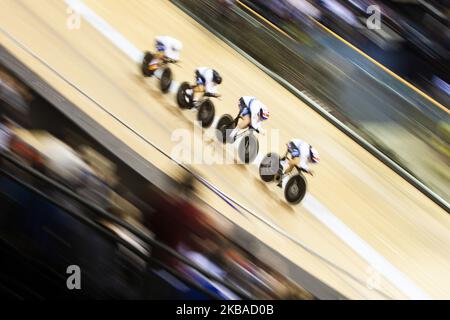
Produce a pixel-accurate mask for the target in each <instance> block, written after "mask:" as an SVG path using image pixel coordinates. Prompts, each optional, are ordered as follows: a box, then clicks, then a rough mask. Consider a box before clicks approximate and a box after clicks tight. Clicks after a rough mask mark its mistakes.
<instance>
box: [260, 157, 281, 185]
mask: <svg viewBox="0 0 450 320" xmlns="http://www.w3.org/2000/svg"><path fill="white" fill-rule="evenodd" d="M280 167H281V166H280V156H279V155H278V154H277V153H275V152H271V153H268V154H267V155H266V156H265V157H264V159H263V160H262V161H261V163H260V165H259V176H260V177H261V179H262V180H263V181H264V182H272V181H273V180H274V179H275V175H276V174H278V173H279V171H280Z"/></svg>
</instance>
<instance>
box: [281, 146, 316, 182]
mask: <svg viewBox="0 0 450 320" xmlns="http://www.w3.org/2000/svg"><path fill="white" fill-rule="evenodd" d="M286 146H287V150H286V154H285V156H284V159H285V160H284V161H283V163H282V165H283V167H284V168H286V169H285V170H283V172H282V176H284V175H286V174H289V173H290V172H291V171H292V169H294V167H295V166H298V167H300V169H301V170H302V171H304V172H306V173H308V174H311V175H312V174H313V171H312V170H311V169H310V168H309V167H308V164H309V163H312V164H317V163H319V161H320V156H319V153H318V152H317V150H316V149H315V148H313V147H312V146H311V145H310V144H309V143H307V142H305V141H303V140H300V139H292V140H291V141H289V142H288V143H287V145H286ZM278 186H280V187H281V179H280V183H279V184H278Z"/></svg>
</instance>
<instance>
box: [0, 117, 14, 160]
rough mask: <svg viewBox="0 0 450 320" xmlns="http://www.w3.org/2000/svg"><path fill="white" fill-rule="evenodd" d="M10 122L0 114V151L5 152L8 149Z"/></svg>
mask: <svg viewBox="0 0 450 320" xmlns="http://www.w3.org/2000/svg"><path fill="white" fill-rule="evenodd" d="M11 127H12V123H11V122H10V121H9V120H8V119H7V118H6V117H4V116H3V115H0V152H5V151H7V150H8V149H9V142H10V140H11V137H12V135H13V133H12V130H11Z"/></svg>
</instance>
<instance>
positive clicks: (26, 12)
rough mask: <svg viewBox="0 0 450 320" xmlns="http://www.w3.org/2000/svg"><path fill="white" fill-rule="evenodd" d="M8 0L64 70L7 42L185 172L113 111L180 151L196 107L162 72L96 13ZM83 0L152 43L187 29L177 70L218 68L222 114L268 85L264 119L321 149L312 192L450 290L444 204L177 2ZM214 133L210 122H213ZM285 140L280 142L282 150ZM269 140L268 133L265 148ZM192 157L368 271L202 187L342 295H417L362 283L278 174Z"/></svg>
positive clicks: (292, 227) (29, 44)
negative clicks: (135, 54) (289, 198)
mask: <svg viewBox="0 0 450 320" xmlns="http://www.w3.org/2000/svg"><path fill="white" fill-rule="evenodd" d="M0 2H1V6H2V10H1V11H0V28H2V29H3V30H4V31H7V32H8V33H9V35H10V36H12V37H13V38H15V39H16V40H18V41H19V42H20V43H22V45H23V46H25V47H26V48H27V49H28V50H31V51H32V52H33V53H34V54H35V55H37V56H39V57H40V59H42V60H44V61H45V62H46V63H48V65H50V66H51V67H52V68H53V69H54V70H56V71H57V72H58V73H59V74H60V75H59V76H58V75H56V74H55V72H54V71H52V70H50V69H49V68H48V67H47V66H44V65H43V64H42V62H41V61H38V60H37V59H36V58H35V57H33V56H31V55H30V54H29V53H27V52H26V51H25V50H24V49H23V48H21V47H19V46H18V44H17V43H16V42H14V41H12V40H11V39H10V38H9V37H7V36H6V35H5V34H4V33H0V41H1V43H2V45H4V46H5V47H6V48H8V49H9V50H10V51H11V52H13V53H14V54H15V55H16V56H17V57H18V58H19V59H20V60H21V61H23V62H24V63H25V64H27V65H28V66H29V67H30V68H31V69H32V70H33V71H35V72H37V73H38V74H39V75H41V76H42V77H43V78H44V79H46V80H47V81H48V82H49V83H50V84H51V85H52V86H54V87H55V88H57V89H58V90H59V91H60V92H62V93H63V94H64V95H65V96H66V97H67V98H68V99H70V100H71V101H73V102H75V103H76V104H77V105H78V106H79V108H80V109H82V110H83V111H84V112H85V113H87V114H88V115H90V116H91V117H92V118H94V119H95V120H96V121H97V122H98V123H99V125H102V126H104V127H105V128H107V129H108V130H110V131H111V132H112V133H113V134H114V135H116V136H117V137H118V138H120V139H122V140H123V141H125V142H126V143H127V144H128V145H130V146H131V147H132V148H133V149H135V150H136V151H137V152H138V153H139V154H141V155H142V156H143V157H144V158H146V159H148V161H150V162H152V163H153V164H155V165H156V166H158V167H160V168H161V169H163V170H164V171H166V172H167V173H168V174H170V175H176V170H175V168H176V166H175V164H174V163H173V162H171V161H168V160H167V158H166V157H165V156H163V155H162V154H161V153H159V152H158V151H156V150H155V149H154V148H152V147H151V146H150V145H149V144H148V143H146V142H145V141H143V140H142V138H141V137H139V136H138V135H136V134H135V133H134V132H131V131H130V130H129V129H127V128H126V127H124V126H123V125H122V124H121V123H120V122H118V121H117V120H116V119H114V118H113V117H112V116H111V115H114V116H115V117H117V118H118V119H120V120H121V121H122V122H123V123H126V124H127V125H128V126H129V127H132V128H133V130H135V132H137V133H139V134H140V135H141V136H142V137H145V138H146V139H148V140H150V141H151V142H153V143H154V144H155V145H157V146H158V147H159V148H161V149H162V150H164V151H165V152H166V153H168V154H170V153H171V152H172V150H173V147H174V146H175V145H176V141H172V140H173V139H172V134H173V132H174V131H175V130H177V129H178V130H179V129H186V130H189V131H193V130H194V126H193V120H194V119H195V113H193V112H192V111H181V110H179V109H177V108H176V103H175V99H174V96H173V95H171V94H169V95H165V96H163V95H161V94H160V92H159V91H158V89H157V86H156V82H155V81H154V80H153V79H149V80H143V79H142V78H141V77H140V74H139V69H138V67H137V66H136V64H135V63H134V62H133V61H131V60H130V58H129V57H127V56H126V55H124V54H123V53H122V52H121V51H120V50H118V49H117V48H116V47H115V46H114V45H112V44H111V42H109V41H108V40H107V39H106V38H105V37H103V36H102V35H101V34H100V33H99V32H98V31H97V30H95V29H94V28H93V27H92V26H91V25H90V24H89V23H88V22H86V21H84V20H83V21H82V24H81V28H80V29H79V30H69V29H68V28H67V26H66V22H67V17H68V12H67V9H68V7H67V5H66V4H65V3H64V1H62V0H46V1H43V0H41V1H35V0H24V1H18V0H0ZM85 3H86V4H87V5H88V6H89V7H90V8H91V9H93V10H94V11H95V12H96V13H97V14H98V15H99V16H101V17H102V18H103V19H105V20H106V21H107V22H108V23H109V24H111V25H112V26H113V27H114V28H115V29H117V30H118V31H119V32H120V33H121V34H123V35H124V36H125V37H126V38H127V39H128V40H129V41H131V42H132V43H133V44H134V45H135V46H137V47H138V48H139V49H141V50H147V49H151V48H152V45H153V39H154V37H155V36H156V35H160V34H170V35H173V36H174V37H176V38H178V39H180V40H182V42H183V44H184V50H183V52H182V60H183V61H182V64H181V67H180V68H178V67H176V66H174V67H172V70H173V71H174V74H175V78H176V79H177V80H178V81H184V80H188V81H192V78H193V70H194V69H195V68H196V67H198V66H212V67H214V68H217V69H218V70H220V71H221V73H222V74H223V77H224V83H223V85H222V88H221V90H220V91H221V93H222V94H223V100H222V101H215V105H216V115H221V114H223V113H231V114H233V115H234V114H235V113H236V110H237V99H238V98H239V96H241V95H256V96H258V98H259V99H260V100H262V101H263V102H264V103H265V104H266V105H268V106H269V107H270V110H271V119H270V120H269V122H268V123H267V125H266V129H267V130H268V135H269V137H270V136H271V135H272V134H274V133H272V131H271V129H280V131H279V135H280V140H281V142H282V143H284V142H286V141H288V139H290V138H292V137H300V138H303V139H305V140H306V141H308V142H310V143H311V144H312V145H314V146H315V147H316V148H317V149H318V150H319V152H320V153H321V158H322V161H321V164H320V165H319V166H318V167H317V168H315V174H316V175H315V177H313V178H311V177H308V181H309V192H310V194H311V195H312V196H313V197H314V198H315V199H317V200H318V201H319V202H320V203H321V204H322V205H323V206H324V207H326V208H328V210H329V211H331V212H332V214H333V215H334V216H336V217H337V218H338V219H339V220H340V221H342V222H343V223H344V224H345V225H346V226H347V227H349V228H350V229H351V230H352V231H353V232H355V233H356V234H357V235H358V236H359V237H360V238H362V239H363V240H364V241H365V242H367V243H368V244H369V245H370V246H371V247H372V248H373V249H375V250H376V251H377V252H378V253H380V254H381V255H382V256H383V257H384V258H385V259H386V260H387V261H389V262H390V263H391V264H392V265H393V266H394V267H395V268H396V269H398V270H399V271H400V272H401V273H402V274H404V275H405V276H406V277H407V278H408V279H409V280H410V281H411V282H413V283H414V284H415V285H417V286H418V287H419V288H420V289H421V290H422V291H424V292H425V293H427V294H428V295H429V296H430V297H432V298H449V297H450V272H449V270H450V250H449V248H450V219H449V217H448V215H447V213H446V212H444V211H443V210H442V209H441V208H439V207H438V206H437V205H435V204H434V203H433V202H432V201H430V200H429V199H428V198H426V197H425V196H424V195H423V194H421V193H420V192H419V191H417V190H416V189H415V188H413V187H412V186H411V185H409V184H408V183H406V182H405V181H404V180H403V179H402V178H400V177H399V176H398V175H397V174H395V173H394V172H393V171H391V170H390V169H389V168H387V167H386V166H385V165H383V164H382V163H380V162H379V161H378V160H376V159H375V158H374V157H373V156H371V155H370V154H369V153H368V152H366V151H365V150H364V149H362V148H361V147H359V146H358V145H357V144H356V143H355V142H353V141H352V140H350V139H349V138H348V137H347V136H345V135H344V134H343V133H341V132H340V131H339V130H337V129H336V128H335V127H333V126H332V125H330V124H329V123H328V122H327V121H326V120H324V119H323V118H322V117H320V116H319V115H318V114H316V113H315V112H314V111H312V110H311V109H310V108H308V107H307V106H306V105H305V104H304V103H302V102H301V101H299V100H298V99H297V98H296V97H294V96H293V95H292V94H290V93H289V92H288V91H286V90H285V89H284V88H282V87H281V86H280V85H278V84H277V83H276V82H275V81H273V80H272V79H270V78H269V77H268V76H267V75H265V74H264V73H263V72H261V71H260V70H259V69H258V68H257V67H255V66H254V65H252V64H251V63H250V62H248V61H247V60H246V59H245V58H243V57H242V56H240V55H239V54H238V53H236V52H235V51H234V50H233V49H231V48H230V47H228V46H227V45H226V44H224V43H223V42H221V41H220V40H218V39H217V38H215V37H214V36H213V35H212V34H211V33H209V32H208V31H206V30H205V29H204V28H202V27H201V26H199V25H198V24H197V23H196V22H195V21H193V20H192V19H191V18H190V17H188V16H186V15H185V14H184V13H182V12H181V11H180V10H178V9H177V8H176V7H175V6H173V5H172V4H171V3H170V2H168V1H164V0H147V1H144V0H142V1H138V0H127V1H125V0H123V1H119V0H100V1H99V0H88V1H85ZM61 77H63V78H65V79H67V80H69V81H70V82H72V84H73V85H75V86H76V87H78V88H79V89H80V90H82V91H83V92H85V93H86V94H87V95H89V96H90V97H92V98H93V99H95V101H97V102H98V103H99V104H101V105H102V106H104V108H105V109H101V108H99V107H98V105H96V104H94V103H93V102H92V101H91V100H89V99H87V98H86V97H85V96H83V95H81V94H80V93H79V92H78V91H77V90H75V89H74V88H73V86H70V85H69V84H68V83H67V82H65V81H62V79H61ZM197 130H198V129H197ZM200 132H201V130H200ZM206 134H211V130H209V131H207V132H206ZM194 137H195V141H197V142H199V143H200V144H201V145H205V146H206V148H207V149H206V150H209V151H211V150H212V149H213V148H217V144H216V143H214V142H211V141H209V138H208V137H204V136H203V137H202V136H201V135H200V134H199V133H198V132H195V134H194ZM282 146H283V144H280V150H274V151H278V152H281V147H282ZM266 147H267V146H265V145H264V144H263V145H262V149H263V151H264V150H265V149H264V148H266ZM192 167H194V168H195V170H196V171H197V172H198V173H199V174H200V175H201V176H203V177H204V178H206V179H207V180H208V181H209V182H211V183H213V184H214V185H215V186H216V187H218V188H219V189H220V190H221V191H223V192H224V193H226V194H227V195H229V196H230V197H232V198H233V199H235V200H236V201H238V202H240V203H241V204H243V205H245V206H246V207H248V208H249V209H251V210H252V211H254V212H255V213H257V214H259V215H261V216H262V217H263V218H264V219H267V220H268V221H271V222H272V223H273V224H275V225H276V226H278V227H279V228H281V229H282V230H283V231H284V232H285V233H287V234H289V235H290V236H291V237H293V238H295V239H297V240H298V241H300V242H301V243H302V244H304V245H306V246H308V247H309V248H311V249H313V250H314V251H315V252H316V253H318V254H320V255H321V256H323V257H325V258H326V259H329V260H330V261H333V263H335V264H336V265H338V266H340V267H341V268H343V269H345V270H346V271H347V272H348V273H350V274H352V275H353V276H354V277H356V278H358V279H360V280H361V282H362V283H358V282H356V281H354V280H353V279H350V278H349V277H348V276H347V275H346V274H343V273H341V272H339V271H336V270H335V269H334V268H333V267H330V266H329V265H328V264H326V263H324V262H323V261H322V260H321V259H319V258H317V257H315V256H313V255H311V254H310V253H308V252H306V251H305V250H303V249H302V248H301V247H300V246H299V245H298V244H297V243H295V242H293V241H291V240H289V239H288V238H286V237H285V236H284V235H281V234H279V233H278V232H277V231H275V230H273V229H272V228H271V227H269V226H268V225H267V224H265V223H262V222H261V220H259V219H257V218H255V217H253V216H251V215H245V216H242V215H240V214H238V213H236V212H235V211H234V210H232V209H231V208H230V207H229V206H228V205H226V204H225V203H224V202H223V201H222V200H221V199H219V198H218V197H217V196H216V195H214V194H213V193H212V192H210V191H209V190H208V189H206V188H204V187H200V189H199V193H200V196H201V197H202V198H203V199H205V200H206V201H207V202H208V203H209V204H211V205H212V206H214V207H215V208H217V209H218V210H219V211H220V212H222V213H223V214H224V215H226V216H227V217H228V218H230V219H232V220H233V221H235V222H236V223H238V224H239V225H241V226H242V227H243V228H245V229H246V230H248V231H250V232H252V233H253V234H254V235H255V236H256V237H258V238H260V239H261V240H263V241H264V242H266V243H267V244H268V245H269V246H271V247H273V248H275V249H277V250H278V251H279V252H280V253H282V254H283V255H285V256H286V257H288V258H289V259H290V260H292V261H293V262H295V263H296V264H298V265H300V266H302V267H303V268H304V269H306V270H307V271H309V272H311V273H312V274H314V275H315V276H317V277H318V278H320V279H321V280H323V281H324V282H326V283H327V284H329V285H330V286H332V287H334V288H336V289H337V290H338V291H340V292H342V293H343V294H344V295H346V296H348V297H350V298H356V299H358V298H359V299H363V298H384V297H386V296H388V297H391V298H406V297H407V295H406V293H405V292H402V291H401V290H400V289H399V288H398V287H397V286H396V285H395V284H394V283H393V282H392V281H390V280H389V279H387V278H386V277H385V276H383V275H382V274H381V275H380V278H379V280H380V281H379V284H378V286H379V290H380V291H381V292H382V293H383V294H384V295H386V296H384V295H382V294H380V292H377V291H375V290H371V289H370V286H366V285H364V283H365V282H367V281H369V282H370V277H372V276H373V274H372V270H373V269H372V267H371V266H370V265H369V264H368V263H367V262H366V261H365V260H364V259H363V258H362V257H361V256H360V255H359V254H358V253H356V252H355V251H354V250H353V249H352V248H350V247H349V246H348V245H347V244H346V243H344V242H343V241H342V240H341V239H340V238H339V237H337V236H336V235H335V234H334V233H333V232H331V231H330V229H329V228H328V227H327V226H325V225H324V224H323V223H322V222H321V221H319V220H318V219H317V218H316V217H314V216H313V215H312V214H311V213H310V211H309V210H307V209H308V208H305V205H299V206H295V207H292V206H289V205H287V204H286V203H285V201H284V200H283V195H282V193H281V191H280V190H277V188H276V187H275V186H274V185H265V184H263V183H261V182H260V179H259V177H258V174H257V170H256V167H255V166H242V165H230V164H229V165H218V164H216V165H214V164H213V165H206V164H194V165H192Z"/></svg>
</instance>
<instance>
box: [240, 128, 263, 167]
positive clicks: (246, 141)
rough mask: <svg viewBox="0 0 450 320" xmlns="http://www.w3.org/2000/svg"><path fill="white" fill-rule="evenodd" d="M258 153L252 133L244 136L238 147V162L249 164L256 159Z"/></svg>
mask: <svg viewBox="0 0 450 320" xmlns="http://www.w3.org/2000/svg"><path fill="white" fill-rule="evenodd" d="M258 152H259V141H258V138H257V137H256V136H255V135H254V134H253V133H249V134H247V135H245V136H244V137H243V138H242V140H241V142H240V143H239V146H238V156H239V160H241V161H242V162H243V163H245V164H249V163H251V162H253V161H254V160H255V159H256V156H257V155H258Z"/></svg>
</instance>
